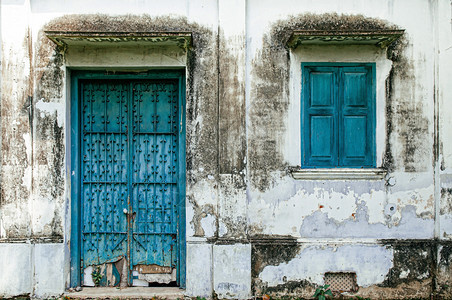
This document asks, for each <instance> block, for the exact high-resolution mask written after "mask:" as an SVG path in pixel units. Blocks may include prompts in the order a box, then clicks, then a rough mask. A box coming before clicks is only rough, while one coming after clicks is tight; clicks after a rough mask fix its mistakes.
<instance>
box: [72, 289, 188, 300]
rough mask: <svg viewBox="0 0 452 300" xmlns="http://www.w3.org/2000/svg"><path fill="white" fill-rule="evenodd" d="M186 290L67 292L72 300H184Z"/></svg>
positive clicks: (88, 290)
mask: <svg viewBox="0 0 452 300" xmlns="http://www.w3.org/2000/svg"><path fill="white" fill-rule="evenodd" d="M184 292H185V290H183V289H180V288H178V287H128V288H122V289H119V288H115V287H84V288H83V290H81V291H80V292H66V293H64V295H63V297H67V298H72V299H151V298H157V299H171V300H175V299H184Z"/></svg>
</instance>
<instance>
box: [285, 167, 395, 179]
mask: <svg viewBox="0 0 452 300" xmlns="http://www.w3.org/2000/svg"><path fill="white" fill-rule="evenodd" d="M290 172H291V174H292V176H293V178H294V179H295V180H382V179H384V178H385V176H386V173H387V172H386V170H385V169H382V168H372V169H353V168H347V169H345V168H344V169H339V168H336V169H300V168H296V169H295V168H292V169H291V171H290Z"/></svg>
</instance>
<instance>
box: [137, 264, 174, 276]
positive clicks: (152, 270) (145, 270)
mask: <svg viewBox="0 0 452 300" xmlns="http://www.w3.org/2000/svg"><path fill="white" fill-rule="evenodd" d="M134 270H136V271H138V272H140V273H141V274H171V272H172V269H171V267H166V266H159V265H155V264H153V265H136V266H135V267H134Z"/></svg>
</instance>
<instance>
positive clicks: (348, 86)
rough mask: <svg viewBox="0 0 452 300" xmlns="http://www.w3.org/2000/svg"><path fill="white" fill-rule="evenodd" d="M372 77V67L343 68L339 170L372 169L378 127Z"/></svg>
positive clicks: (340, 103) (340, 88) (340, 85)
mask: <svg viewBox="0 0 452 300" xmlns="http://www.w3.org/2000/svg"><path fill="white" fill-rule="evenodd" d="M372 77H373V76H372V68H371V67H370V66H369V67H368V66H360V67H342V68H340V71H339V109H338V112H339V124H338V126H339V165H340V166H344V167H371V166H373V162H374V158H373V157H374V143H375V142H374V141H375V138H374V136H375V132H374V131H375V129H374V128H375V126H374V113H373V112H374V101H373V99H374V97H373V90H374V88H373V80H372Z"/></svg>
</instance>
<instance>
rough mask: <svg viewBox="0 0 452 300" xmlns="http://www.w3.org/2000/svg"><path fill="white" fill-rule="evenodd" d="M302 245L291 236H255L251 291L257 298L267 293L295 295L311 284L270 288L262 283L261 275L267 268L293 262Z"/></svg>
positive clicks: (252, 241)
mask: <svg viewBox="0 0 452 300" xmlns="http://www.w3.org/2000/svg"><path fill="white" fill-rule="evenodd" d="M300 249H301V245H300V244H299V243H297V239H296V238H294V237H291V236H275V235H273V236H254V237H253V238H252V239H251V289H252V293H253V295H255V296H260V295H263V294H265V293H271V294H275V293H276V294H277V293H278V292H286V293H287V292H289V290H290V293H291V294H293V293H294V292H296V291H297V290H298V289H299V288H305V287H306V286H309V284H307V285H306V284H305V283H304V282H288V283H287V286H279V287H268V286H267V284H266V283H264V282H262V281H261V280H260V278H259V274H260V273H261V272H262V271H263V270H264V268H265V267H266V266H277V265H280V264H282V263H287V262H289V261H291V260H292V259H293V258H294V257H295V256H296V255H297V254H298V252H299V251H300Z"/></svg>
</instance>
